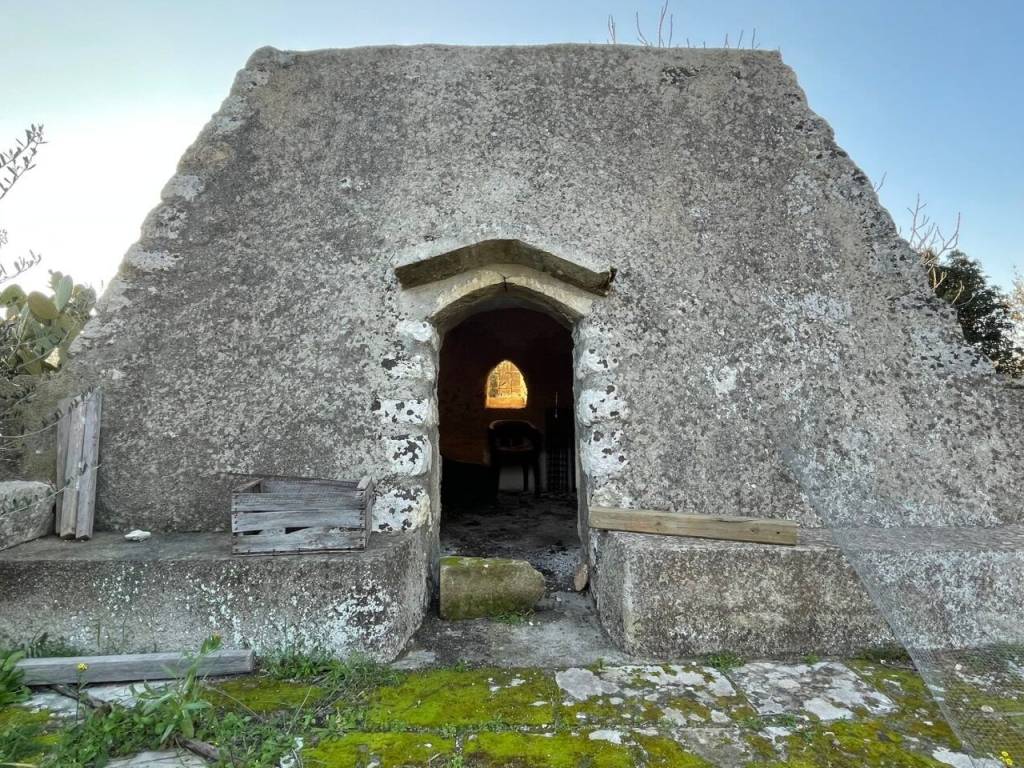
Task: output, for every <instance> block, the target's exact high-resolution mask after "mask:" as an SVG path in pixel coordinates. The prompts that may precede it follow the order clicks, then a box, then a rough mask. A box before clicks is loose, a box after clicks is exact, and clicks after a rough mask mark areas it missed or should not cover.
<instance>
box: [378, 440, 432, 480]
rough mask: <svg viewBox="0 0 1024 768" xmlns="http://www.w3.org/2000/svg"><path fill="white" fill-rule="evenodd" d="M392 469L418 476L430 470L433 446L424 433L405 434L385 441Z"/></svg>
mask: <svg viewBox="0 0 1024 768" xmlns="http://www.w3.org/2000/svg"><path fill="white" fill-rule="evenodd" d="M385 447H386V450H387V456H388V462H389V464H390V466H391V471H392V472H393V473H394V474H396V475H401V476H404V477H418V476H420V475H425V474H426V473H427V472H429V471H430V459H431V448H430V443H429V442H428V440H427V438H426V437H424V436H423V435H403V436H402V437H397V438H390V439H388V440H386V441H385Z"/></svg>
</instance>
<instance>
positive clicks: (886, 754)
mask: <svg viewBox="0 0 1024 768" xmlns="http://www.w3.org/2000/svg"><path fill="white" fill-rule="evenodd" d="M919 748H920V747H918V749H919ZM918 749H915V748H914V747H913V746H911V745H910V743H909V742H908V740H907V739H905V738H904V737H903V736H902V735H901V734H900V733H899V732H898V731H896V730H894V729H893V728H892V726H891V725H890V724H889V723H887V722H884V721H880V720H867V721H861V722H856V721H846V720H840V721H837V722H833V723H815V724H814V725H811V726H809V727H807V728H805V729H802V730H800V731H798V732H796V733H794V734H792V735H791V736H789V737H788V738H787V739H786V754H787V755H788V758H787V759H786V760H785V761H784V762H771V763H757V764H756V765H758V766H765V767H766V768H767V766H771V767H772V768H782V767H783V766H785V768H818V767H819V766H829V768H873V767H874V766H884V767H885V768H949V767H948V765H946V764H945V763H940V762H939V761H938V760H935V759H934V758H933V757H931V756H930V755H929V754H926V753H924V752H921V751H918Z"/></svg>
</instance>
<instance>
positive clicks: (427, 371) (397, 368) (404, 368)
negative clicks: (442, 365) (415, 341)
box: [383, 355, 434, 382]
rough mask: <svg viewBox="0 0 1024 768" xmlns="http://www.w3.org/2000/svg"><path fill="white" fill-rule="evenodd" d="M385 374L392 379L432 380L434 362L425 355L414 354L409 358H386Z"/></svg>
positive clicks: (384, 364) (400, 380)
mask: <svg viewBox="0 0 1024 768" xmlns="http://www.w3.org/2000/svg"><path fill="white" fill-rule="evenodd" d="M383 366H384V371H385V374H386V375H387V377H388V378H389V379H391V380H392V381H397V382H405V381H432V380H433V378H434V363H433V361H432V360H430V359H429V358H427V357H424V356H423V355H413V356H412V357H410V358H409V359H407V360H401V359H398V360H390V359H389V360H385V361H384V363H383Z"/></svg>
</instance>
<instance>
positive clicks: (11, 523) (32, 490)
mask: <svg viewBox="0 0 1024 768" xmlns="http://www.w3.org/2000/svg"><path fill="white" fill-rule="evenodd" d="M50 533H53V486H51V485H50V484H49V483H38V482H33V481H30V480H6V481H3V482H0V549H9V548H11V547H14V546H17V545H18V544H23V543H24V542H26V541H32V540H33V539H38V538H39V537H40V536H46V535H47V534H50Z"/></svg>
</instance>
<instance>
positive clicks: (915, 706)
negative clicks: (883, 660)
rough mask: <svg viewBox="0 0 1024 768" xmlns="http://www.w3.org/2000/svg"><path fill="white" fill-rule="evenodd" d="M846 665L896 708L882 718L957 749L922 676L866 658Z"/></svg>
mask: <svg viewBox="0 0 1024 768" xmlns="http://www.w3.org/2000/svg"><path fill="white" fill-rule="evenodd" d="M849 666H850V668H851V669H853V670H854V671H855V672H856V673H857V674H859V675H860V676H861V677H862V678H864V680H865V681H867V682H868V683H870V684H871V685H872V686H873V687H874V688H876V689H877V690H879V691H881V692H882V693H884V694H885V695H886V696H888V697H889V698H890V699H892V700H893V702H894V703H895V704H896V711H895V712H893V713H892V714H891V715H888V716H887V718H886V720H887V721H888V722H889V723H891V724H892V726H893V727H894V728H896V729H897V730H899V731H900V732H901V733H903V734H905V735H909V736H915V737H917V738H919V739H924V740H925V741H928V742H930V743H932V744H934V745H936V746H942V747H948V748H949V749H952V750H960V749H961V744H960V741H959V739H957V737H956V735H955V734H954V733H953V731H952V730H951V729H950V727H949V725H947V723H946V720H945V719H944V718H943V716H942V712H941V711H940V710H939V707H938V704H936V703H935V699H933V698H932V695H931V692H930V691H929V690H928V686H927V685H926V684H925V682H924V679H923V678H922V677H921V676H920V675H919V674H917V672H915V671H914V670H913V669H907V668H905V667H894V666H890V665H886V664H880V663H872V662H866V661H853V662H849Z"/></svg>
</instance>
